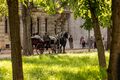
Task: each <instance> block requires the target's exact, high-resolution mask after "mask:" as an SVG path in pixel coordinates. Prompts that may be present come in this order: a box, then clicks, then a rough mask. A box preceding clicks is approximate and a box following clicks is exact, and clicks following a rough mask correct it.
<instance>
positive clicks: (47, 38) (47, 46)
mask: <svg viewBox="0 0 120 80" xmlns="http://www.w3.org/2000/svg"><path fill="white" fill-rule="evenodd" d="M43 40H44V42H45V48H46V50H48V48H50V42H51V41H50V37H49V35H48V34H47V33H45V35H44V36H43Z"/></svg>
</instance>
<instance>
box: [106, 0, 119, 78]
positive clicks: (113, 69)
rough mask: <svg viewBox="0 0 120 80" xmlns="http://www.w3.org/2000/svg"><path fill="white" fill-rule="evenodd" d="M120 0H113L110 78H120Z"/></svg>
mask: <svg viewBox="0 0 120 80" xmlns="http://www.w3.org/2000/svg"><path fill="white" fill-rule="evenodd" d="M119 7H120V0H112V22H113V23H112V25H113V26H112V42H111V47H110V60H109V66H108V80H120V9H119Z"/></svg>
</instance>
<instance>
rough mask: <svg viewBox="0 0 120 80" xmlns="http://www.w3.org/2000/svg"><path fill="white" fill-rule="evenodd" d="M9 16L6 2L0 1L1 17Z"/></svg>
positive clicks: (4, 0)
mask: <svg viewBox="0 0 120 80" xmlns="http://www.w3.org/2000/svg"><path fill="white" fill-rule="evenodd" d="M3 15H7V4H6V0H0V16H3Z"/></svg>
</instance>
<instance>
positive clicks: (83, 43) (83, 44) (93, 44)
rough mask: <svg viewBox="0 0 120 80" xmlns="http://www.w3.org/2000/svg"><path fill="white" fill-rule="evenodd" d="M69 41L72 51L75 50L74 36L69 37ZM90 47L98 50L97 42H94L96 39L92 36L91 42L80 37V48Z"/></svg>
mask: <svg viewBox="0 0 120 80" xmlns="http://www.w3.org/2000/svg"><path fill="white" fill-rule="evenodd" d="M68 41H69V47H70V49H73V37H72V35H70V36H69V38H68ZM88 46H89V47H90V48H96V41H95V40H94V38H93V37H92V36H91V37H90V39H89V40H85V38H84V37H83V36H81V37H80V47H82V48H86V47H88Z"/></svg>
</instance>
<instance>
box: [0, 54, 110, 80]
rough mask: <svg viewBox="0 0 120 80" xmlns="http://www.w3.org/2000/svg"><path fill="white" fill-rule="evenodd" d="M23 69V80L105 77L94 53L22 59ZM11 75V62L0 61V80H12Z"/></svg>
mask: <svg viewBox="0 0 120 80" xmlns="http://www.w3.org/2000/svg"><path fill="white" fill-rule="evenodd" d="M106 54H107V55H106V57H107V61H108V53H106ZM23 68H24V79H25V80H102V78H103V77H104V76H105V75H106V73H105V70H102V72H100V71H99V66H98V59H97V53H95V52H94V53H73V54H51V55H49V54H47V55H39V56H30V57H23ZM11 73H12V70H11V61H10V60H0V80H12V74H11Z"/></svg>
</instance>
